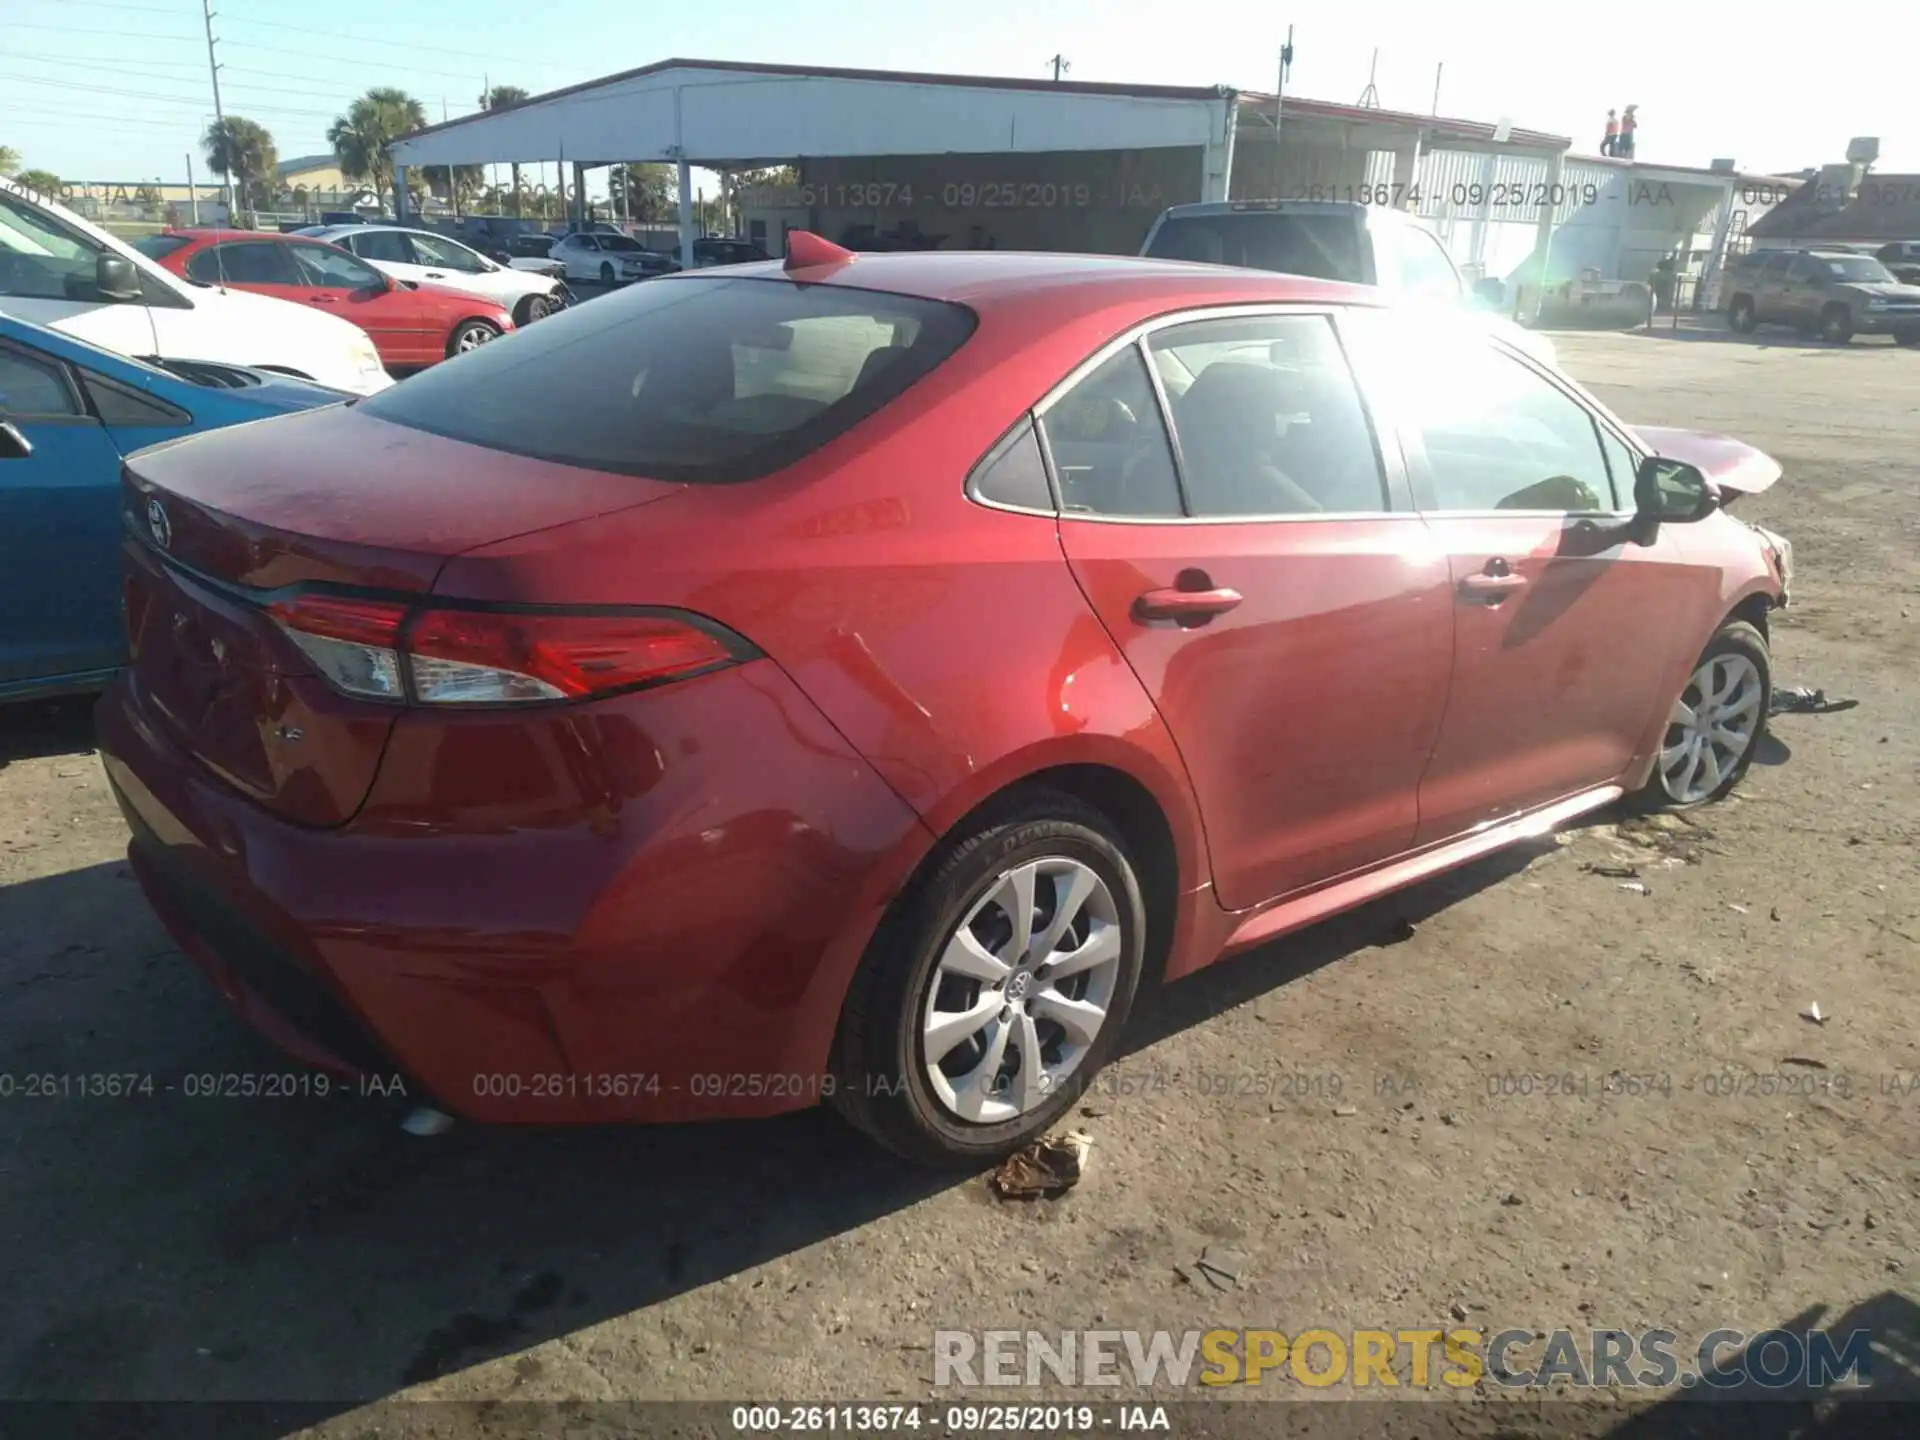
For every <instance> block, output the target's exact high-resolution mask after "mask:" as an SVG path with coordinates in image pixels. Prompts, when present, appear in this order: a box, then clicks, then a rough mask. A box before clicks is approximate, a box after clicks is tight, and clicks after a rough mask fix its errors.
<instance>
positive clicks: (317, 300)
mask: <svg viewBox="0 0 1920 1440" xmlns="http://www.w3.org/2000/svg"><path fill="white" fill-rule="evenodd" d="M307 298H308V299H309V300H310V301H311V302H312V303H313V304H315V305H338V304H339V303H340V300H339V297H338V296H334V295H311V296H309V297H307Z"/></svg>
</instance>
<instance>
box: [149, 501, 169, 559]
mask: <svg viewBox="0 0 1920 1440" xmlns="http://www.w3.org/2000/svg"><path fill="white" fill-rule="evenodd" d="M147 528H148V529H149V530H151V531H153V543H154V544H156V545H158V546H159V547H160V548H161V549H162V550H165V549H166V548H167V547H168V546H169V545H171V544H173V522H172V521H170V520H169V519H167V507H166V506H164V505H162V504H161V503H160V502H159V501H158V500H149V501H147Z"/></svg>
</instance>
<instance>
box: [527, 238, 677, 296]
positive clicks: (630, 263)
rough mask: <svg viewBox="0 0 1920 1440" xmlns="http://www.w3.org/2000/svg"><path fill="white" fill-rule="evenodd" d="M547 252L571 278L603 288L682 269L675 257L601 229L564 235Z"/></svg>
mask: <svg viewBox="0 0 1920 1440" xmlns="http://www.w3.org/2000/svg"><path fill="white" fill-rule="evenodd" d="M547 253H548V254H550V255H551V256H552V257H553V258H554V259H555V260H559V261H561V262H562V263H564V264H565V265H566V267H567V279H569V280H594V281H598V282H599V283H600V284H602V285H618V284H622V283H625V282H627V281H631V280H651V279H652V278H653V277H654V276H656V275H665V274H668V273H669V272H671V271H674V270H678V269H679V268H680V267H679V265H678V264H676V263H675V261H674V259H673V257H672V256H671V255H663V254H661V253H660V252H659V251H658V250H649V249H647V248H646V247H645V246H644V245H642V244H641V243H640V242H639V241H638V240H635V239H634V238H633V237H632V236H631V235H609V234H606V233H604V232H602V231H598V230H576V231H575V232H574V233H573V234H571V235H562V236H561V237H560V238H559V239H558V240H556V241H554V242H553V249H552V250H550V251H548V252H547Z"/></svg>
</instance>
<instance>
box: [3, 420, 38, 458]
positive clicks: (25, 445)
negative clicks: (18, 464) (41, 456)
mask: <svg viewBox="0 0 1920 1440" xmlns="http://www.w3.org/2000/svg"><path fill="white" fill-rule="evenodd" d="M31 454H33V442H32V441H31V440H29V439H27V437H26V436H24V435H22V434H21V433H20V427H19V426H18V425H15V424H14V423H13V422H12V421H11V420H0V460H25V459H26V458H27V457H28V456H30V455H31Z"/></svg>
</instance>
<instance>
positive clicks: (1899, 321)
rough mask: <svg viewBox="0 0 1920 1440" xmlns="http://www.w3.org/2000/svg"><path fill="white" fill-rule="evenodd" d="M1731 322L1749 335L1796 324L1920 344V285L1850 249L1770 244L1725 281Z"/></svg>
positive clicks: (1842, 336)
mask: <svg viewBox="0 0 1920 1440" xmlns="http://www.w3.org/2000/svg"><path fill="white" fill-rule="evenodd" d="M1722 293H1723V294H1724V295H1725V296H1726V306H1727V323H1728V324H1729V325H1731V326H1732V327H1733V328H1734V329H1735V330H1738V331H1740V332H1741V333H1742V334H1746V333H1748V332H1750V331H1752V330H1753V329H1754V327H1755V326H1759V325H1790V326H1792V327H1793V328H1794V329H1796V330H1798V331H1800V332H1801V333H1802V334H1806V335H1811V334H1816V333H1817V334H1818V335H1819V336H1820V338H1821V339H1822V340H1825V341H1827V342H1828V343H1830V344H1834V345H1844V344H1846V343H1847V342H1848V341H1849V340H1851V339H1852V338H1853V337H1854V336H1855V335H1892V336H1893V337H1894V338H1895V339H1896V340H1898V341H1899V342H1900V343H1901V344H1902V345H1920V285H1903V284H1901V282H1900V281H1898V280H1896V279H1894V277H1893V275H1892V274H1891V273H1890V272H1889V271H1888V269H1887V267H1886V266H1885V265H1883V264H1881V263H1880V262H1879V261H1878V260H1876V259H1874V258H1873V256H1871V255H1858V254H1855V253H1854V252H1852V251H1849V250H1766V251H1760V252H1756V253H1754V254H1753V255H1751V256H1749V257H1748V261H1747V263H1746V264H1744V265H1742V266H1741V267H1739V269H1738V270H1736V271H1732V272H1730V273H1729V275H1728V278H1727V281H1726V284H1725V285H1724V286H1723V287H1722Z"/></svg>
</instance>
